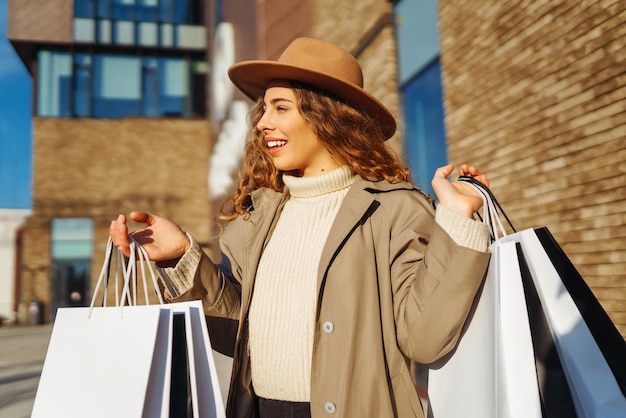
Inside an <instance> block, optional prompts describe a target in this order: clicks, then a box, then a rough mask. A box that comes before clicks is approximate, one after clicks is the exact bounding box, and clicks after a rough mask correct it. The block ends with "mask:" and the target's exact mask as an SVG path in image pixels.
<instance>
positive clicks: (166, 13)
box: [159, 0, 174, 23]
mask: <svg viewBox="0 0 626 418" xmlns="http://www.w3.org/2000/svg"><path fill="white" fill-rule="evenodd" d="M159 20H160V21H161V22H167V23H172V22H173V21H174V0H161V1H159Z"/></svg>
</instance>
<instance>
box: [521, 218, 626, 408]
mask: <svg viewBox="0 0 626 418" xmlns="http://www.w3.org/2000/svg"><path fill="white" fill-rule="evenodd" d="M539 236H542V237H543V240H540V239H539ZM519 239H520V242H521V244H522V251H523V254H524V257H525V258H526V260H527V262H528V266H529V270H530V273H531V277H532V280H533V284H534V286H535V287H536V289H537V294H538V296H539V299H540V301H541V306H542V309H543V311H544V312H545V313H546V319H547V322H548V325H549V327H550V331H551V333H552V336H553V338H554V344H555V349H556V351H557V353H558V355H559V358H560V359H561V362H562V364H563V370H564V373H565V376H566V378H567V382H568V385H569V389H570V392H571V395H572V399H573V402H574V406H575V409H576V413H577V416H578V417H583V418H585V417H594V418H612V417H624V416H626V397H625V396H624V392H623V391H622V387H623V383H624V376H625V367H626V362H625V361H624V359H626V343H625V342H624V340H623V338H621V336H620V335H619V333H618V332H617V330H616V329H614V328H615V327H614V325H613V324H612V322H611V321H610V319H609V318H608V316H606V314H605V313H603V310H602V309H601V307H600V305H599V303H597V300H596V299H595V297H593V294H592V293H591V291H590V290H589V289H588V288H587V286H586V284H585V283H584V280H583V279H582V277H580V275H579V274H578V273H577V272H576V270H575V269H574V268H573V265H571V263H570V262H569V260H568V259H567V257H566V256H565V254H564V253H563V252H562V251H560V248H558V244H556V241H554V239H553V238H552V237H551V235H550V234H549V231H548V230H547V229H545V228H542V229H540V230H537V231H535V230H532V229H529V230H526V231H523V232H522V233H521V234H520V236H519ZM565 283H569V284H570V286H569V288H568V286H566V285H565ZM572 283H574V284H575V285H576V286H577V287H578V289H577V290H575V286H573V284H572ZM570 289H572V290H571V291H570ZM573 294H576V295H577V299H579V304H581V303H583V302H584V303H586V306H587V307H589V306H591V307H593V309H592V310H591V311H593V312H595V315H590V314H589V310H587V314H585V315H583V312H585V311H584V310H583V311H581V309H580V308H579V307H578V306H577V304H576V302H575V300H574V297H573V296H572V295H573ZM581 299H584V300H581ZM581 306H582V305H581ZM585 316H586V317H587V318H585ZM592 330H594V331H592ZM603 350H604V351H603ZM620 382H621V384H622V387H620Z"/></svg>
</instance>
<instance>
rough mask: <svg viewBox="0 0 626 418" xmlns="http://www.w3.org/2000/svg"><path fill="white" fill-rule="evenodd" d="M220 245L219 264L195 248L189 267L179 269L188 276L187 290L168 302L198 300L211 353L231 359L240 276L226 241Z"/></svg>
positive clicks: (236, 322)
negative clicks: (205, 324) (210, 345)
mask: <svg viewBox="0 0 626 418" xmlns="http://www.w3.org/2000/svg"><path fill="white" fill-rule="evenodd" d="M222 241H223V242H222V243H221V245H220V247H221V248H222V257H221V262H220V263H219V264H216V263H214V262H213V260H211V258H210V257H209V256H208V255H207V254H206V253H205V252H204V251H202V250H201V249H199V248H198V251H199V257H194V262H193V263H192V265H188V266H185V268H181V269H179V270H181V271H183V272H185V274H187V275H188V276H189V277H187V278H186V280H185V281H186V282H187V283H188V287H187V289H186V290H185V291H184V292H183V293H182V294H181V295H180V296H178V297H175V298H172V299H169V301H170V302H183V301H189V300H201V301H202V305H203V308H204V314H205V317H206V321H207V327H208V330H209V334H210V337H211V344H212V346H213V349H215V350H216V351H218V352H220V353H222V354H225V355H228V356H231V357H232V356H233V353H234V349H235V340H236V336H237V329H238V326H239V313H240V309H241V297H240V293H241V281H240V277H241V275H240V274H239V273H240V269H239V266H238V264H237V263H236V260H235V258H234V257H233V256H232V254H231V251H230V247H229V245H228V240H227V239H223V240H222ZM196 245H197V244H196ZM181 267H182V266H181Z"/></svg>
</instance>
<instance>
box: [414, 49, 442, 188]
mask: <svg viewBox="0 0 626 418" xmlns="http://www.w3.org/2000/svg"><path fill="white" fill-rule="evenodd" d="M403 101H404V112H405V123H406V148H407V156H408V157H407V159H408V163H409V167H410V168H411V171H412V173H413V180H414V181H415V182H416V183H417V184H418V186H419V187H420V188H421V189H422V190H424V191H425V192H426V193H430V194H432V193H433V191H432V187H431V185H430V180H431V178H432V176H433V174H434V173H435V170H436V169H437V168H438V167H441V166H443V165H446V164H447V150H446V133H445V126H444V111H443V95H442V86H441V66H440V63H439V59H437V60H435V61H434V62H433V63H431V64H430V65H428V66H427V67H426V68H425V69H424V70H423V71H422V72H420V73H419V74H418V75H417V76H416V77H415V78H414V79H413V80H412V81H411V82H409V83H408V84H407V85H406V86H405V87H404V89H403Z"/></svg>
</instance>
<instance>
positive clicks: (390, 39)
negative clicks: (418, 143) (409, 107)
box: [311, 0, 402, 155]
mask: <svg viewBox="0 0 626 418" xmlns="http://www.w3.org/2000/svg"><path fill="white" fill-rule="evenodd" d="M392 16H393V6H392V4H391V3H390V2H389V1H385V0H349V1H341V2H338V1H334V0H315V1H314V23H313V28H312V31H311V36H313V37H315V38H319V39H323V40H325V41H328V42H332V43H334V44H337V45H339V46H341V47H343V48H345V49H346V50H348V51H350V52H351V53H352V54H353V55H355V56H356V58H357V59H358V60H359V63H360V64H361V67H362V68H363V78H364V83H365V89H367V90H368V91H369V92H371V93H372V94H373V95H374V96H376V97H377V98H378V99H379V100H380V101H381V102H382V103H383V104H384V105H385V106H387V107H388V108H389V110H390V111H391V112H392V113H393V115H394V116H395V117H396V121H398V131H397V132H396V135H395V136H394V137H393V138H391V139H389V140H388V141H387V142H388V144H389V146H390V147H391V148H392V149H394V151H396V152H397V153H398V154H399V155H402V143H401V136H402V124H401V121H402V115H401V113H400V112H401V109H400V96H399V93H398V70H397V57H396V39H395V33H394V29H393V17H392Z"/></svg>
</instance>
